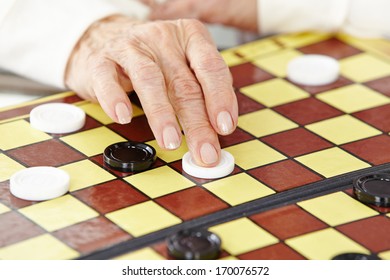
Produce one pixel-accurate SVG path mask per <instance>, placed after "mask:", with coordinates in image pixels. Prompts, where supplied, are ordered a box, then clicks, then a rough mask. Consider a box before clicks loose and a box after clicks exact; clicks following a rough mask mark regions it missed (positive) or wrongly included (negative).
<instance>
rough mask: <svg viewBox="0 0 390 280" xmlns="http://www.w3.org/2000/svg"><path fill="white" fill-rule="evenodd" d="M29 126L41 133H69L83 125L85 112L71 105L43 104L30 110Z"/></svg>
mask: <svg viewBox="0 0 390 280" xmlns="http://www.w3.org/2000/svg"><path fill="white" fill-rule="evenodd" d="M30 124H31V126H32V127H34V128H36V129H38V130H41V131H43V132H48V133H56V134H64V133H70V132H74V131H77V130H79V129H81V128H82V127H83V126H84V125H85V112H84V111H83V110H82V109H80V108H79V107H77V106H75V105H72V104H66V103H48V104H43V105H39V106H37V107H35V108H34V109H32V110H31V112H30Z"/></svg>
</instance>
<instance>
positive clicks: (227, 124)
mask: <svg viewBox="0 0 390 280" xmlns="http://www.w3.org/2000/svg"><path fill="white" fill-rule="evenodd" d="M217 125H218V129H219V131H220V132H221V133H222V134H229V133H231V132H232V131H233V121H232V117H231V116H230V114H229V113H228V112H226V111H223V112H221V113H219V114H218V117H217Z"/></svg>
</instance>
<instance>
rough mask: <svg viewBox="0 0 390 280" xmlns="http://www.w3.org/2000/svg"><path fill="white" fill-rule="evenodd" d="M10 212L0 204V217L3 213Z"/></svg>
mask: <svg viewBox="0 0 390 280" xmlns="http://www.w3.org/2000/svg"><path fill="white" fill-rule="evenodd" d="M9 211H11V209H9V208H8V207H7V206H5V205H4V204H2V203H0V215H1V214H4V213H7V212H9Z"/></svg>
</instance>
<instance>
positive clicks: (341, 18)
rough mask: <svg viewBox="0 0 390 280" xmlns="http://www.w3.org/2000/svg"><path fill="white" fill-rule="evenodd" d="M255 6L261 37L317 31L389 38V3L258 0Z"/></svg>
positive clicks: (373, 0)
mask: <svg viewBox="0 0 390 280" xmlns="http://www.w3.org/2000/svg"><path fill="white" fill-rule="evenodd" d="M257 6H258V25H259V29H260V30H261V32H262V33H264V34H270V33H280V32H283V33H285V32H296V31H307V30H309V31H310V30H318V31H326V32H337V31H344V32H347V33H349V34H351V35H354V36H360V37H386V36H389V35H390V16H389V12H390V1H389V0H258V5H257Z"/></svg>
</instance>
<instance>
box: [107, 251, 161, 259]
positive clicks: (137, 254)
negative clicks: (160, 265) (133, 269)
mask: <svg viewBox="0 0 390 280" xmlns="http://www.w3.org/2000/svg"><path fill="white" fill-rule="evenodd" d="M115 259H116V260H133V261H136V260H155V261H159V260H164V259H165V258H164V257H163V256H161V255H160V254H159V253H157V252H156V251H154V250H153V249H152V248H143V249H140V250H137V251H134V252H130V253H127V254H124V255H121V256H119V257H117V258H115Z"/></svg>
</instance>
